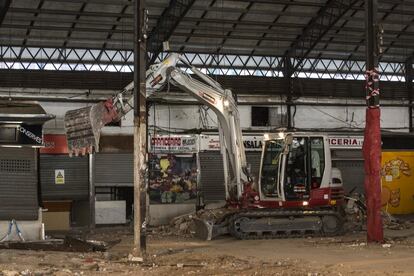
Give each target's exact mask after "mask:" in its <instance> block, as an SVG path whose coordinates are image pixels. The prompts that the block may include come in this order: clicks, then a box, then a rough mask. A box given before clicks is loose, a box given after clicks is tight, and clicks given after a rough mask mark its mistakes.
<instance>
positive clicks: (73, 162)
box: [40, 154, 89, 200]
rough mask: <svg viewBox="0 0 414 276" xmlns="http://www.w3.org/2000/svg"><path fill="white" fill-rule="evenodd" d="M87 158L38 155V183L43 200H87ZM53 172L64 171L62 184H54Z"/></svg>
mask: <svg viewBox="0 0 414 276" xmlns="http://www.w3.org/2000/svg"><path fill="white" fill-rule="evenodd" d="M88 162H89V160H88V157H69V156H68V155H47V154H41V155H40V183H41V187H42V198H43V199H45V200H82V199H88V191H89V173H88V172H89V165H88ZM55 170H63V171H64V184H56V181H55Z"/></svg>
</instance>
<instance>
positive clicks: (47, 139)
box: [40, 134, 69, 154]
mask: <svg viewBox="0 0 414 276" xmlns="http://www.w3.org/2000/svg"><path fill="white" fill-rule="evenodd" d="M43 141H44V144H45V147H44V148H41V149H40V153H44V154H68V153H69V152H68V144H67V142H66V135H64V134H45V135H43Z"/></svg>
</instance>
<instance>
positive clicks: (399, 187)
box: [381, 151, 414, 214]
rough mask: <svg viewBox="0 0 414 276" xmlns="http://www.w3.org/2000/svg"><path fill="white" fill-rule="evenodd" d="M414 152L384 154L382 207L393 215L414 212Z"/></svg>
mask: <svg viewBox="0 0 414 276" xmlns="http://www.w3.org/2000/svg"><path fill="white" fill-rule="evenodd" d="M413 166H414V152H403V151H394V152H383V153H382V169H381V175H382V194H381V203H382V206H383V207H384V208H385V209H386V210H387V211H388V212H389V213H391V214H409V213H413V212H414V200H413V196H414V181H413V179H412V177H414V176H412V172H411V168H412V167H413Z"/></svg>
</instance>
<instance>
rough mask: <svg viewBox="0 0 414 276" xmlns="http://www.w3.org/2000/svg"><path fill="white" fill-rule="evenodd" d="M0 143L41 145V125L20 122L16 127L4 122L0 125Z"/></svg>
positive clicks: (42, 142)
mask: <svg viewBox="0 0 414 276" xmlns="http://www.w3.org/2000/svg"><path fill="white" fill-rule="evenodd" d="M0 144H10V145H13V144H16V145H27V146H36V147H41V146H43V144H44V141H43V139H42V126H41V125H26V124H20V125H18V126H17V127H16V126H14V125H7V124H6V125H4V126H2V127H0Z"/></svg>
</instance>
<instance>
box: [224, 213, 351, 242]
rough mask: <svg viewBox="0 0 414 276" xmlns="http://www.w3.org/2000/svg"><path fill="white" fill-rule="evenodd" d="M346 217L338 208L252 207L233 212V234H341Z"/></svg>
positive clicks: (257, 236)
mask: <svg viewBox="0 0 414 276" xmlns="http://www.w3.org/2000/svg"><path fill="white" fill-rule="evenodd" d="M343 225H344V218H343V216H342V215H341V214H340V213H339V212H338V211H334V210H310V211H303V210H257V211H256V210H250V211H245V212H240V213H237V214H235V215H233V216H232V217H231V218H230V220H229V225H228V228H229V233H230V234H231V235H232V236H234V237H235V238H237V239H241V240H251V239H281V238H303V237H319V236H325V237H326V236H337V235H341V234H342V233H343Z"/></svg>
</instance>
